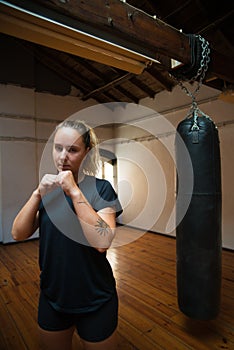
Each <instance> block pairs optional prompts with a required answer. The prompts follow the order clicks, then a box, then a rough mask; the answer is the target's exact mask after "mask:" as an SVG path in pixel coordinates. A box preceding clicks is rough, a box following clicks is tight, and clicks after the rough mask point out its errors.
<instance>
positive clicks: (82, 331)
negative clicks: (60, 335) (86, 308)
mask: <svg viewBox="0 0 234 350" xmlns="http://www.w3.org/2000/svg"><path fill="white" fill-rule="evenodd" d="M38 324H39V326H40V327H41V328H42V329H44V330H47V331H61V330H65V329H68V328H70V327H72V326H75V327H76V329H77V333H78V334H79V336H80V337H81V338H82V339H83V340H86V341H89V342H99V341H102V340H105V339H107V338H108V337H109V336H110V335H111V334H112V333H113V332H114V331H115V329H116V328H117V324H118V297H117V294H114V295H113V297H112V298H111V299H110V300H109V301H108V302H106V303H105V304H103V306H101V307H100V308H99V309H98V310H96V311H92V312H87V313H84V314H69V313H63V312H59V311H56V310H55V309H54V308H53V307H52V306H51V305H50V303H49V302H48V300H47V298H46V296H44V294H43V293H42V292H41V293H40V299H39V307H38Z"/></svg>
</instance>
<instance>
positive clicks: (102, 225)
mask: <svg viewBox="0 0 234 350" xmlns="http://www.w3.org/2000/svg"><path fill="white" fill-rule="evenodd" d="M95 227H96V230H97V232H98V233H99V234H100V235H101V236H106V235H107V234H109V233H111V232H112V231H111V228H110V226H109V225H108V224H107V223H106V222H105V221H104V220H102V219H101V218H99V219H98V220H97V224H96V225H95Z"/></svg>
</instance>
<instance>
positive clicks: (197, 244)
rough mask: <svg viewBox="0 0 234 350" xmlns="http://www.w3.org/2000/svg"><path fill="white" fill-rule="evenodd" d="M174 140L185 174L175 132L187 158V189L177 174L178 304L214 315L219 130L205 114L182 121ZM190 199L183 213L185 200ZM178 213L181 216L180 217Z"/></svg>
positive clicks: (193, 313) (195, 313)
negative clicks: (189, 178)
mask: <svg viewBox="0 0 234 350" xmlns="http://www.w3.org/2000/svg"><path fill="white" fill-rule="evenodd" d="M177 132H178V134H179V136H178V135H177V139H176V141H175V149H176V163H177V170H178V174H180V173H181V174H184V175H183V176H184V178H185V177H186V171H187V167H186V166H185V164H184V157H183V152H180V148H181V143H180V142H178V140H179V139H180V137H181V138H182V140H183V141H184V144H185V146H186V148H187V150H188V153H189V155H190V158H191V162H192V168H193V175H194V185H193V188H192V189H191V193H188V189H187V188H186V186H185V187H183V180H182V181H181V179H183V176H181V177H180V176H177V195H178V191H179V192H180V198H179V200H178V196H177V205H176V213H177V215H176V216H177V228H176V254H177V293H178V304H179V308H180V310H181V311H182V312H183V313H184V314H185V315H187V316H188V317H191V318H194V319H199V320H210V319H213V318H215V317H216V316H217V314H218V312H219V306H220V294H221V255H222V242H221V166H220V148H219V137H218V130H217V128H216V127H215V125H214V123H213V121H212V120H211V119H210V118H208V117H207V116H205V115H202V116H199V117H198V116H197V115H196V114H195V113H193V117H191V118H187V119H185V120H183V121H181V122H180V123H179V125H178V127H177ZM189 196H191V201H190V203H189V205H188V209H187V211H186V212H185V215H184V212H183V210H184V203H185V202H186V200H187V199H188V197H189ZM182 216H183V218H182V219H181V217H182Z"/></svg>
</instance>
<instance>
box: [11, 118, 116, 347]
mask: <svg viewBox="0 0 234 350" xmlns="http://www.w3.org/2000/svg"><path fill="white" fill-rule="evenodd" d="M53 159H54V163H55V166H56V168H57V172H58V173H57V174H46V175H45V176H44V177H43V178H42V180H41V182H40V184H39V186H38V188H37V189H36V190H35V191H34V192H33V193H32V195H31V197H30V198H29V200H28V201H27V203H26V204H25V205H24V207H23V208H22V209H21V211H20V212H19V213H18V215H17V216H16V218H15V220H14V223H13V227H12V236H13V238H14V239H15V240H25V239H27V238H28V237H30V236H31V235H32V234H33V233H34V232H35V230H36V229H37V228H38V227H39V235H40V251H39V265H40V269H41V275H40V289H41V290H40V298H39V307H38V324H39V342H40V348H41V349H47V350H53V349H56V350H60V349H61V350H69V349H71V347H72V337H73V333H74V331H75V329H76V330H77V333H78V335H79V336H80V339H81V341H82V343H83V347H84V349H87V350H89V349H90V350H92V349H93V350H98V349H101V350H105V349H108V350H112V349H116V328H117V319H118V297H117V292H116V285H115V279H114V276H113V273H112V270H111V267H110V264H109V262H108V260H107V258H106V250H107V249H108V248H109V247H110V245H111V242H112V240H113V238H114V235H115V227H116V216H117V215H119V214H120V213H121V212H122V208H121V205H120V203H119V201H118V198H117V195H116V193H115V191H114V190H113V188H112V186H111V185H110V183H109V182H108V181H106V180H101V179H97V178H96V177H95V173H96V171H97V169H98V159H99V157H98V149H97V139H96V135H95V133H94V131H93V129H91V128H90V127H89V126H87V125H86V124H85V123H84V122H81V121H65V122H63V123H61V124H59V125H58V126H57V128H56V130H55V134H54V141H53Z"/></svg>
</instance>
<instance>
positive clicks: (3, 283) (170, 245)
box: [0, 227, 234, 350]
mask: <svg viewBox="0 0 234 350" xmlns="http://www.w3.org/2000/svg"><path fill="white" fill-rule="evenodd" d="M120 229H121V230H122V234H125V233H126V235H128V234H130V235H131V234H134V230H133V229H131V228H127V227H121V228H120ZM138 235H139V234H138ZM38 245H39V242H38V240H33V241H28V242H24V243H17V244H9V245H0V350H13V349H14V350H38V346H37V303H38V295H39V268H38ZM175 249H176V248H175V239H174V238H171V237H166V236H163V235H157V234H153V233H146V234H144V235H143V236H142V237H140V238H138V239H137V240H136V241H134V242H132V243H129V244H127V245H124V246H120V247H116V248H112V249H110V250H109V251H108V259H109V261H110V263H111V265H112V268H113V271H114V274H115V277H116V281H117V288H118V294H119V326H118V349H119V350H158V349H159V350H177V349H178V350H222V349H229V350H233V349H234V252H233V251H229V250H223V257H222V299H221V309H220V313H219V315H218V317H217V318H216V319H215V320H211V321H197V320H192V319H189V318H187V317H186V316H185V315H184V314H183V313H181V312H180V310H179V309H178V305H177V291H176V251H175ZM103 350H106V349H103ZM107 350H108V349H107Z"/></svg>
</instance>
